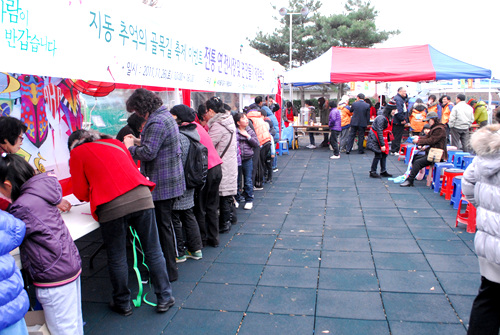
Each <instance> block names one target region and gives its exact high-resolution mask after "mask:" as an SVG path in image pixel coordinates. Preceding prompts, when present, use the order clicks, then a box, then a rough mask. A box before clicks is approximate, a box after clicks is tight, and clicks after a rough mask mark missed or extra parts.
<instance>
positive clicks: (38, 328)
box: [24, 311, 50, 335]
mask: <svg viewBox="0 0 500 335" xmlns="http://www.w3.org/2000/svg"><path fill="white" fill-rule="evenodd" d="M24 320H25V321H26V326H28V334H29V335H50V332H49V330H48V328H47V325H46V324H45V315H43V311H32V312H28V313H26V315H25V316H24Z"/></svg>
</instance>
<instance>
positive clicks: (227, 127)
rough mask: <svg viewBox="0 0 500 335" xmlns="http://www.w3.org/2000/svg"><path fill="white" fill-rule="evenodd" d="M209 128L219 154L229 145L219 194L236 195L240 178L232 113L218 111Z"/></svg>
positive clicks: (223, 158)
mask: <svg viewBox="0 0 500 335" xmlns="http://www.w3.org/2000/svg"><path fill="white" fill-rule="evenodd" d="M262 122H264V120H262ZM208 128H209V131H208V134H209V135H210V138H211V139H212V142H213V144H214V146H215V149H216V150H217V153H218V154H219V156H221V155H222V153H223V152H224V150H225V149H226V147H227V150H226V153H225V154H224V156H223V157H221V158H222V180H221V182H220V185H219V195H220V196H229V195H235V194H236V189H237V180H238V158H237V156H236V142H237V139H236V127H235V125H234V120H233V117H232V116H231V113H229V112H227V113H216V114H215V116H214V117H213V118H211V119H210V120H209V121H208ZM268 133H269V132H268ZM269 136H271V135H269Z"/></svg>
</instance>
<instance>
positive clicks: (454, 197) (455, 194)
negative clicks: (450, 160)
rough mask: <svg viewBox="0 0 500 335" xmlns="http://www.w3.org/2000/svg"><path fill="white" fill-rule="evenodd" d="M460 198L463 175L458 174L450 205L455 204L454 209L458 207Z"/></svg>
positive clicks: (454, 180) (454, 182)
mask: <svg viewBox="0 0 500 335" xmlns="http://www.w3.org/2000/svg"><path fill="white" fill-rule="evenodd" d="M460 198H462V176H457V177H455V178H453V193H452V194H451V199H450V205H453V208H454V209H458V204H459V203H460Z"/></svg>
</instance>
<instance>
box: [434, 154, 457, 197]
mask: <svg viewBox="0 0 500 335" xmlns="http://www.w3.org/2000/svg"><path fill="white" fill-rule="evenodd" d="M453 167H454V166H453V163H448V162H443V163H434V168H433V170H432V184H431V189H433V190H434V193H439V191H440V190H441V175H442V173H443V171H444V169H450V168H453Z"/></svg>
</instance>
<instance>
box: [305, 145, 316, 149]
mask: <svg viewBox="0 0 500 335" xmlns="http://www.w3.org/2000/svg"><path fill="white" fill-rule="evenodd" d="M306 148H308V149H316V146H315V145H314V144H309V145H306Z"/></svg>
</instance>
